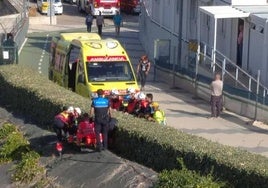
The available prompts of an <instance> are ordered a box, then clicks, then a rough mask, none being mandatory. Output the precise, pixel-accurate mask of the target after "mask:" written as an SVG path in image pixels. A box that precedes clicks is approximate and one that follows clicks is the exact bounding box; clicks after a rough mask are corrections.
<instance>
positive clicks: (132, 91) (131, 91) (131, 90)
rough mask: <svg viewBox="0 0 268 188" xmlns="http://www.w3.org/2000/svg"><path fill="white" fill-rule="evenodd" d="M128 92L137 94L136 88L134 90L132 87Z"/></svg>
mask: <svg viewBox="0 0 268 188" xmlns="http://www.w3.org/2000/svg"><path fill="white" fill-rule="evenodd" d="M127 92H128V93H130V94H131V93H135V89H134V88H132V87H130V88H127Z"/></svg>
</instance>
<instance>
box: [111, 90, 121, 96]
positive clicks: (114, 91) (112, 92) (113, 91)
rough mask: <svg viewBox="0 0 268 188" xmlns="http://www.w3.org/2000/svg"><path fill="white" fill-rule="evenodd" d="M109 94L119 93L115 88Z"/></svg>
mask: <svg viewBox="0 0 268 188" xmlns="http://www.w3.org/2000/svg"><path fill="white" fill-rule="evenodd" d="M111 94H112V95H119V92H118V90H117V89H112V91H111Z"/></svg>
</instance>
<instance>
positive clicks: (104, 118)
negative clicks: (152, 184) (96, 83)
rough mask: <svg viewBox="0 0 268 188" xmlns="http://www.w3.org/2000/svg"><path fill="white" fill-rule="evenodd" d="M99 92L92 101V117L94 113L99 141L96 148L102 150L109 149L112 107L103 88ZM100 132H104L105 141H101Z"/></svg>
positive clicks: (97, 139)
mask: <svg viewBox="0 0 268 188" xmlns="http://www.w3.org/2000/svg"><path fill="white" fill-rule="evenodd" d="M97 94H98V97H96V98H94V99H93V100H92V103H91V108H90V117H93V115H94V121H95V133H96V141H97V146H96V150H97V151H98V152H100V151H101V150H105V149H108V131H109V121H110V118H111V107H110V104H109V99H107V98H105V97H104V92H103V90H102V89H98V90H97ZM100 133H102V136H103V143H101V141H100Z"/></svg>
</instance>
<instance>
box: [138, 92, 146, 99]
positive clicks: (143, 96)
mask: <svg viewBox="0 0 268 188" xmlns="http://www.w3.org/2000/svg"><path fill="white" fill-rule="evenodd" d="M145 98H146V95H145V94H144V93H142V92H141V93H140V94H139V95H138V99H140V100H143V99H145Z"/></svg>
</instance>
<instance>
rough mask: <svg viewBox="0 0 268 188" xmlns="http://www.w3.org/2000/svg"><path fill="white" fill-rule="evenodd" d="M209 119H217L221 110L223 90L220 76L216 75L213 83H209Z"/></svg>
mask: <svg viewBox="0 0 268 188" xmlns="http://www.w3.org/2000/svg"><path fill="white" fill-rule="evenodd" d="M210 88H211V99H210V103H211V117H210V118H215V117H216V118H217V117H219V115H220V112H221V110H222V90H223V82H222V80H221V75H220V74H218V73H217V74H216V75H215V79H214V81H212V82H211V85H210Z"/></svg>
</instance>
